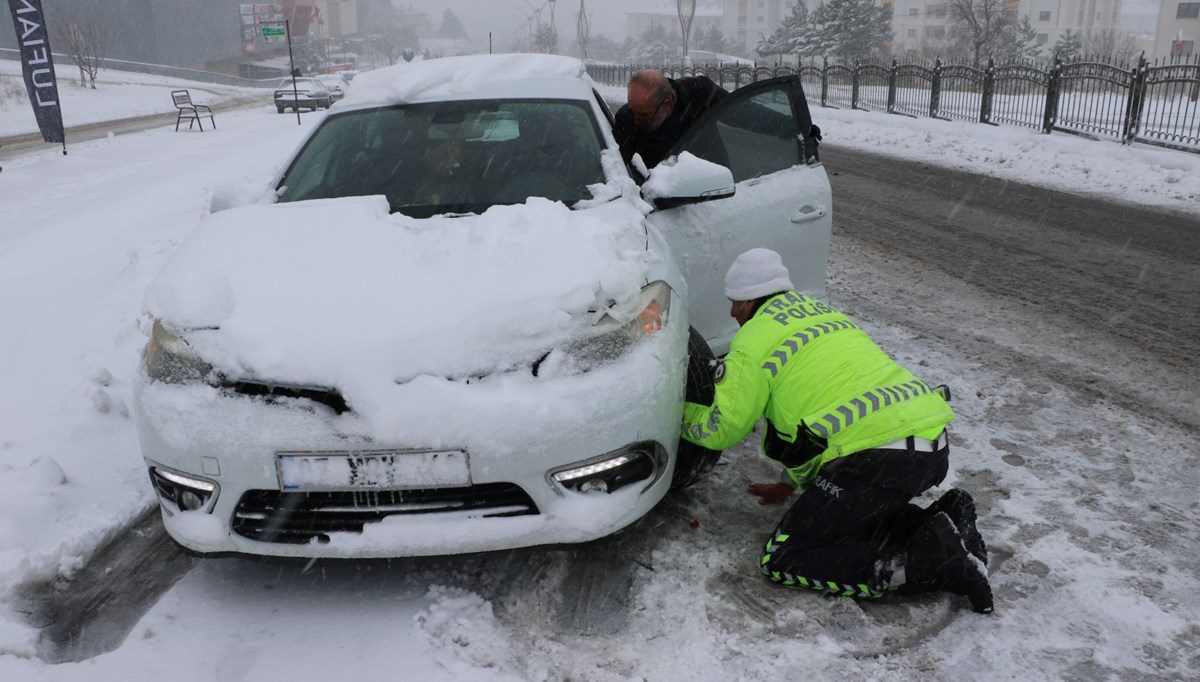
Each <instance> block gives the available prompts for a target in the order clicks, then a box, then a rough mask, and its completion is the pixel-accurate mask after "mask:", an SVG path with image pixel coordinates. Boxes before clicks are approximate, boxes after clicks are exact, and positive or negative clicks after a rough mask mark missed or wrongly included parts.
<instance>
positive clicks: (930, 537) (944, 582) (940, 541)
mask: <svg viewBox="0 0 1200 682" xmlns="http://www.w3.org/2000/svg"><path fill="white" fill-rule="evenodd" d="M904 563H905V565H904V572H905V582H904V585H903V590H902V591H905V592H926V591H936V590H945V591H947V592H951V593H953V594H961V595H966V597H967V598H968V599H970V600H971V608H972V609H974V610H975V612H976V613H991V612H992V608H993V605H992V588H991V586H990V585H988V579H987V569H986V568H984V567H983V565H982V564H981V563H980V562H979V561H977V560H976V559H975V558H974V557H972V556H971V554H970V553H969V552H967V549H966V547H964V546H963V543H962V538H960V537H959V535H958V530H957V529H956V528H955V527H954V522H953V521H952V520H951V519H950V517H949V516H948V515H946V513H945V512H938V513H937V514H934V516H933V518H931V519H929V520H928V521H926V522H925V524H924V525H922V526H921V527H920V528H919V529H918V530H917V532H916V534H914V535H913V538H912V541H911V542H910V543H909V545H908V551H907V560H906V561H905V562H904Z"/></svg>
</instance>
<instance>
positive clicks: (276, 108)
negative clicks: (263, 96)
mask: <svg viewBox="0 0 1200 682" xmlns="http://www.w3.org/2000/svg"><path fill="white" fill-rule="evenodd" d="M275 111H278V112H279V113H281V114H282V113H283V112H284V107H275Z"/></svg>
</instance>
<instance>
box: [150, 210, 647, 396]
mask: <svg viewBox="0 0 1200 682" xmlns="http://www.w3.org/2000/svg"><path fill="white" fill-rule="evenodd" d="M623 204H625V202H621V201H617V202H611V203H610V204H608V205H607V206H603V207H599V208H598V209H591V210H582V211H572V210H570V209H568V208H567V207H566V206H564V205H562V204H560V203H554V202H550V201H546V200H542V199H530V200H529V201H528V203H526V204H523V205H517V206H497V207H493V208H492V209H490V210H488V211H487V212H486V213H484V214H482V215H478V216H463V217H453V218H452V217H438V218H431V219H427V220H415V219H412V218H408V217H406V216H403V215H399V214H389V212H388V205H387V202H386V200H385V199H384V198H383V197H378V196H375V197H355V198H347V199H334V200H320V201H309V202H296V203H289V204H274V205H265V206H262V205H260V206H247V207H242V208H236V209H231V210H228V211H224V212H220V213H216V214H213V215H211V216H209V217H208V218H206V219H205V221H204V222H203V223H202V224H201V225H200V227H199V228H197V229H196V231H195V232H193V233H192V234H191V235H190V236H189V237H188V239H186V240H185V241H184V242H183V243H182V244H181V245H180V247H179V248H178V250H177V251H176V253H175V254H173V256H172V257H171V259H170V260H169V261H168V262H167V264H166V265H165V266H164V267H163V269H162V271H161V272H160V273H159V274H158V276H157V277H156V278H155V280H154V281H153V282H152V283H151V286H150V288H149V290H148V291H147V294H146V301H145V311H146V312H147V313H148V314H149V315H151V316H153V317H154V318H157V319H159V320H162V322H163V323H164V325H166V326H167V327H168V328H169V329H172V330H174V331H176V332H179V333H184V334H186V337H187V338H188V340H189V342H191V343H192V345H193V346H195V347H196V349H197V350H198V351H199V352H200V353H201V355H202V356H203V357H204V358H205V359H206V360H207V361H209V362H212V363H214V364H215V365H216V366H217V367H218V368H219V369H221V370H222V371H223V372H226V373H230V374H234V375H240V376H243V377H255V378H259V379H262V380H265V381H270V382H277V383H281V384H295V385H317V386H339V387H343V388H350V387H354V386H356V385H357V386H359V387H362V388H365V386H364V384H370V383H377V382H380V381H384V382H389V383H391V382H395V381H407V380H410V379H412V378H414V377H417V376H420V375H426V374H427V375H434V376H470V375H473V374H486V373H490V372H493V371H496V370H503V369H507V368H511V367H517V366H520V365H522V364H526V365H527V364H528V363H531V362H533V361H535V360H536V359H537V358H538V357H539V356H540V355H541V354H544V353H545V352H546V351H548V350H549V349H551V348H553V347H554V346H555V345H556V344H559V343H562V342H563V341H564V340H566V339H568V338H571V337H574V336H577V335H579V334H581V333H583V332H585V331H586V329H587V328H588V326H589V325H591V324H592V322H593V321H594V320H595V318H596V313H595V312H594V311H596V310H603V309H604V308H605V307H608V306H610V305H614V304H615V306H616V307H617V308H621V307H622V306H625V307H632V306H633V305H634V304H635V302H636V300H637V298H638V293H639V290H640V288H641V287H642V286H643V285H644V284H645V283H646V268H647V262H648V259H647V252H646V235H645V232H644V228H643V227H642V225H641V223H640V219H641V214H640V213H639V212H638V211H637V210H636V209H634V208H632V207H630V206H628V205H625V206H624V207H623V206H622V205H623ZM589 310H590V311H593V312H589ZM214 329H215V331H213V330H214ZM199 330H209V331H199Z"/></svg>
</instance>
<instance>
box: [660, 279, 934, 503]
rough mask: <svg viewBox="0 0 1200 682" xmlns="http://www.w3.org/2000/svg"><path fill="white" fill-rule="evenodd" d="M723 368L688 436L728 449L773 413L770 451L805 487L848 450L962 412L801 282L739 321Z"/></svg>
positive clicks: (689, 409) (690, 415)
mask: <svg viewBox="0 0 1200 682" xmlns="http://www.w3.org/2000/svg"><path fill="white" fill-rule="evenodd" d="M715 378H716V379H717V382H716V397H715V399H714V400H713V404H712V405H697V404H695V403H687V404H686V405H685V406H684V412H683V438H684V439H685V440H687V441H690V442H692V443H696V444H697V445H701V446H703V447H706V448H709V449H712V450H724V449H726V448H728V447H730V446H732V445H735V444H737V443H738V442H739V441H741V440H742V439H743V438H745V437H746V434H748V433H749V432H750V430H751V429H753V428H754V425H755V424H757V423H758V420H759V417H763V416H765V417H766V419H767V426H766V429H764V433H763V441H762V447H763V451H764V453H765V454H766V455H767V456H768V457H771V458H772V459H777V460H780V461H781V462H782V463H783V465H784V466H785V467H786V468H787V473H788V475H789V477H790V478H791V482H792V484H793V485H794V486H797V487H802V486H804V485H807V484H808V483H809V482H810V481H811V480H812V479H813V478H815V477H816V475H817V473H818V472H819V471H820V470H821V467H823V466H824V465H825V464H827V463H828V462H831V461H833V460H835V459H838V458H839V457H845V456H847V455H850V454H853V453H855V452H859V451H861V450H867V449H870V448H873V447H877V446H880V445H884V444H886V443H890V442H892V441H895V440H899V439H902V438H905V437H907V436H917V437H920V438H928V439H931V440H932V439H934V438H937V437H938V435H940V434H941V432H942V430H943V429H945V426H946V424H948V423H950V421H952V420H953V419H954V412H953V411H952V410H951V409H950V405H949V404H947V403H946V401H945V400H944V399H943V398H942V397H941V396H940V395H938V394H937V393H936V392H934V390H933V389H932V388H931V387H930V386H929V385H927V384H926V383H925V382H923V381H921V380H920V379H918V378H917V377H916V376H914V375H913V374H912V373H911V372H909V371H908V370H907V369H905V368H904V367H901V366H900V365H898V364H896V363H895V362H894V361H893V360H892V359H891V358H889V357H888V356H887V354H886V353H884V352H883V351H882V350H880V348H879V347H878V346H876V345H875V343H874V342H873V341H872V340H871V338H870V337H869V336H867V334H866V333H865V332H863V331H862V329H860V328H859V327H858V325H857V324H855V323H854V322H853V321H851V320H850V318H848V317H846V316H845V315H844V314H842V313H840V312H838V311H837V310H834V309H833V308H831V307H829V306H828V305H827V304H825V303H823V302H821V301H818V300H817V299H814V298H812V297H810V296H806V295H804V294H801V293H798V292H795V291H788V292H784V293H782V294H778V295H776V296H773V297H772V298H770V299H769V300H767V301H766V302H765V303H764V304H763V305H762V307H760V308H759V309H758V311H757V312H756V313H755V315H754V317H752V318H751V319H750V320H748V321H747V322H746V324H745V325H744V326H743V327H742V328H741V329H740V330H738V333H737V334H735V335H734V337H733V340H732V342H731V343H730V347H729V354H728V355H727V356H725V359H724V365H723V367H720V366H719V367H718V369H717V376H716V377H715ZM798 436H799V437H800V439H801V440H800V442H799V443H797V437H798Z"/></svg>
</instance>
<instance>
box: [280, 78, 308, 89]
mask: <svg viewBox="0 0 1200 682" xmlns="http://www.w3.org/2000/svg"><path fill="white" fill-rule="evenodd" d="M313 83H314V81H313V79H311V78H297V79H296V87H297V88H311V87H313ZM279 89H280V90H291V89H292V79H291V78H284V79H283V80H281V81H279Z"/></svg>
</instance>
